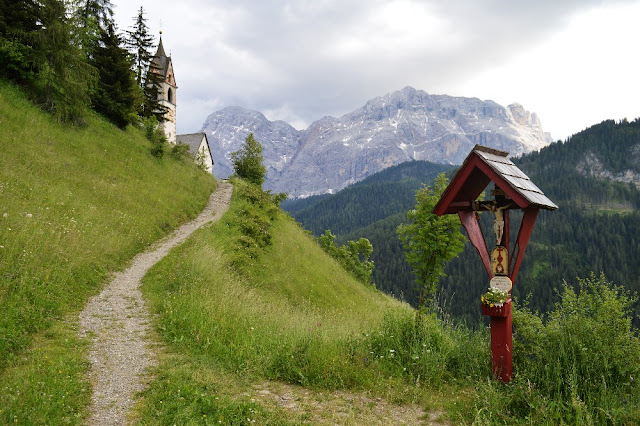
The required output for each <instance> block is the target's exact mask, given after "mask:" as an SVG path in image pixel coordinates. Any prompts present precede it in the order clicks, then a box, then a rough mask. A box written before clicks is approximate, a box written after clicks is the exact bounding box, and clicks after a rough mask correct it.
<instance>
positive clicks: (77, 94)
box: [36, 0, 95, 121]
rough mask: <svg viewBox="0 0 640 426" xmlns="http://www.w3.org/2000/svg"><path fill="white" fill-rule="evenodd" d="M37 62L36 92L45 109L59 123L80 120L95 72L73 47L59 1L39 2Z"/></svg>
mask: <svg viewBox="0 0 640 426" xmlns="http://www.w3.org/2000/svg"><path fill="white" fill-rule="evenodd" d="M40 9H41V23H42V28H41V30H40V31H39V41H38V46H39V48H38V57H39V59H38V61H39V62H40V63H41V64H42V66H41V69H40V78H39V83H38V86H39V87H37V88H36V90H37V93H38V94H39V97H40V99H42V102H43V104H44V107H45V109H47V110H48V111H51V112H53V113H54V115H55V116H56V117H57V118H58V119H59V120H61V121H73V120H76V121H77V120H79V119H81V117H82V116H83V115H84V111H85V109H86V107H87V106H88V105H89V89H90V87H91V86H92V84H93V82H94V81H95V72H94V70H93V69H92V68H91V67H90V66H89V65H88V64H87V62H86V58H85V56H84V54H83V51H82V50H81V49H80V47H79V46H78V45H77V44H76V43H74V39H73V32H72V26H71V24H70V22H69V19H68V15H67V9H66V6H65V4H64V3H63V2H62V1H61V0H41V1H40Z"/></svg>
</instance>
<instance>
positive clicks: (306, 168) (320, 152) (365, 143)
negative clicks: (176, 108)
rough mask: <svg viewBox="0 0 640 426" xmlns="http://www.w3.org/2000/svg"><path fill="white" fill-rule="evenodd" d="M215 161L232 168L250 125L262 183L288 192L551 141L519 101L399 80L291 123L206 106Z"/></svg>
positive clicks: (331, 187)
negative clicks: (455, 93)
mask: <svg viewBox="0 0 640 426" xmlns="http://www.w3.org/2000/svg"><path fill="white" fill-rule="evenodd" d="M203 131H205V132H206V133H207V135H208V137H209V144H210V145H211V151H212V153H213V156H214V160H215V162H216V164H215V166H214V174H215V175H216V176H217V177H222V178H224V177H227V176H229V175H230V174H232V173H233V170H232V167H231V163H230V160H229V153H230V152H233V151H236V150H238V149H239V148H240V146H241V145H242V143H243V142H244V139H245V138H246V136H247V135H248V134H249V133H250V132H253V134H254V136H255V138H256V139H257V140H258V141H259V142H260V143H261V144H262V145H263V147H264V156H265V165H266V166H267V181H266V183H265V188H266V189H272V190H274V191H276V192H286V193H287V194H289V196H290V197H304V196H308V195H313V194H321V193H327V192H336V191H338V190H340V189H342V188H344V187H345V186H347V185H349V184H351V183H354V182H357V181H359V180H362V179H364V178H365V177H367V176H369V175H371V174H373V173H376V172H378V171H380V170H383V169H385V168H387V167H390V166H393V165H396V164H399V163H402V162H405V161H410V160H428V161H431V162H435V163H448V164H460V163H462V161H463V160H464V158H465V157H466V156H467V154H468V153H469V151H470V150H471V149H472V148H473V146H474V145H475V144H482V145H486V146H490V147H493V148H497V149H501V150H505V151H508V152H510V153H511V155H512V156H517V155H520V154H522V153H526V152H530V151H532V150H537V149H539V148H541V147H543V146H546V145H547V144H549V143H550V142H551V138H550V136H549V135H548V134H546V133H544V132H543V130H542V127H541V125H540V121H539V120H538V117H537V116H536V115H535V114H531V113H529V112H528V111H526V110H525V109H524V108H523V107H522V106H521V105H518V104H513V105H509V106H508V107H507V108H505V107H503V106H500V105H498V104H497V103H495V102H493V101H481V100H479V99H476V98H460V97H451V96H446V95H429V94H428V93H426V92H424V91H421V90H415V89H413V88H411V87H406V88H404V89H402V90H400V91H397V92H394V93H390V94H387V95H385V96H382V97H379V98H375V99H372V100H370V101H369V102H367V103H366V105H364V106H363V107H362V108H359V109H357V110H355V111H353V112H351V113H349V114H346V115H344V116H342V117H340V118H334V117H324V118H322V119H320V120H318V121H316V122H314V123H313V124H311V126H309V128H307V129H306V130H302V131H298V130H296V129H294V128H293V127H292V126H290V125H289V124H287V123H285V122H283V121H275V122H271V121H269V120H267V119H266V118H265V117H264V115H262V114H260V113H259V112H255V111H248V110H245V109H242V108H239V107H230V108H226V109H224V110H221V111H218V112H215V113H213V114H211V115H210V116H209V117H208V118H207V119H206V121H205V123H204V125H203Z"/></svg>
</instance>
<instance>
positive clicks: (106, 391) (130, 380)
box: [79, 182, 233, 425]
mask: <svg viewBox="0 0 640 426" xmlns="http://www.w3.org/2000/svg"><path fill="white" fill-rule="evenodd" d="M232 191H233V188H232V185H231V184H230V183H226V182H221V183H219V184H218V189H217V191H216V192H214V193H213V194H212V195H211V198H210V199H209V203H208V205H207V206H206V207H205V209H204V210H203V211H202V212H201V213H200V214H199V215H198V217H197V218H195V219H194V220H193V221H191V222H189V223H186V224H184V225H183V226H181V227H180V228H178V229H177V230H175V231H174V232H173V233H172V234H171V235H169V236H168V237H166V238H165V239H163V240H162V241H161V242H160V243H157V244H155V245H153V246H152V247H151V249H150V250H149V251H147V252H145V253H140V254H138V255H137V256H136V257H134V259H133V261H132V262H131V266H129V267H128V268H127V269H126V270H125V271H123V272H120V273H118V274H116V275H115V277H114V278H113V280H112V281H111V283H110V284H109V285H107V287H106V288H105V289H104V290H103V291H102V293H100V294H98V295H97V296H95V297H93V298H91V299H90V300H89V303H87V306H86V307H85V308H84V310H83V311H82V312H81V313H80V323H79V334H80V336H81V337H88V338H90V339H91V350H90V352H89V360H90V362H91V370H90V379H91V385H92V387H93V395H92V401H91V407H90V417H89V420H88V423H89V424H91V425H123V424H126V423H127V413H128V411H129V410H130V409H131V408H132V407H133V404H134V398H135V395H136V393H138V392H139V391H141V390H142V389H143V388H144V384H145V382H146V380H145V377H144V375H145V372H146V371H147V369H148V368H149V367H153V366H155V365H156V363H157V360H156V357H155V355H154V352H155V351H154V349H153V346H152V345H153V342H151V341H150V339H149V334H150V331H151V316H150V314H149V311H148V309H147V307H146V306H145V303H144V300H143V298H142V294H141V293H140V288H139V287H140V280H141V279H142V277H143V276H144V275H145V274H146V272H147V271H148V270H149V268H151V267H152V266H153V265H154V264H156V263H157V262H158V261H160V259H162V258H163V257H164V256H166V255H167V253H169V250H171V249H172V248H173V247H175V246H177V245H179V244H181V243H182V242H184V241H185V240H186V239H187V238H188V237H189V235H191V233H192V232H193V231H195V230H196V229H198V228H200V227H201V226H203V225H205V224H207V223H209V222H214V221H216V220H218V219H219V218H220V217H221V216H222V214H223V213H224V212H225V211H226V210H227V209H228V207H229V202H230V200H231V193H232Z"/></svg>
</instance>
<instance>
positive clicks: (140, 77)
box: [125, 6, 153, 89]
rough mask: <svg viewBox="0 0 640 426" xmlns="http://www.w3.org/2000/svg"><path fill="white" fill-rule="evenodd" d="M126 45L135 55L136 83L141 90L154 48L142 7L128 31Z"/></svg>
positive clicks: (143, 86)
mask: <svg viewBox="0 0 640 426" xmlns="http://www.w3.org/2000/svg"><path fill="white" fill-rule="evenodd" d="M126 33H127V39H126V41H125V42H126V45H127V47H128V48H129V51H130V52H131V53H132V54H133V65H134V70H135V73H136V82H137V83H138V86H140V88H141V89H144V88H145V84H146V75H147V71H148V69H149V64H150V63H151V57H152V53H151V49H152V48H153V36H152V35H151V34H149V27H148V26H147V19H146V18H145V17H144V9H143V8H142V6H140V10H139V11H138V16H136V17H135V18H134V24H133V27H132V30H131V31H127V32H126Z"/></svg>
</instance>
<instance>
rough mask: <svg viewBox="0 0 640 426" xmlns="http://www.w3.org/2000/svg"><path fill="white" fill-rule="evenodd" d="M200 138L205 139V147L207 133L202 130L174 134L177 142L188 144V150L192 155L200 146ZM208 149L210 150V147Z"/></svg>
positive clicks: (207, 141) (207, 142) (196, 152)
mask: <svg viewBox="0 0 640 426" xmlns="http://www.w3.org/2000/svg"><path fill="white" fill-rule="evenodd" d="M202 139H204V140H205V143H206V144H207V147H209V139H207V134H206V133H204V132H200V133H189V134H186V135H178V136H176V140H177V141H178V143H183V144H185V145H188V146H189V152H190V153H191V154H192V155H194V156H195V155H197V154H198V148H200V144H202ZM209 151H211V149H209Z"/></svg>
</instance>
